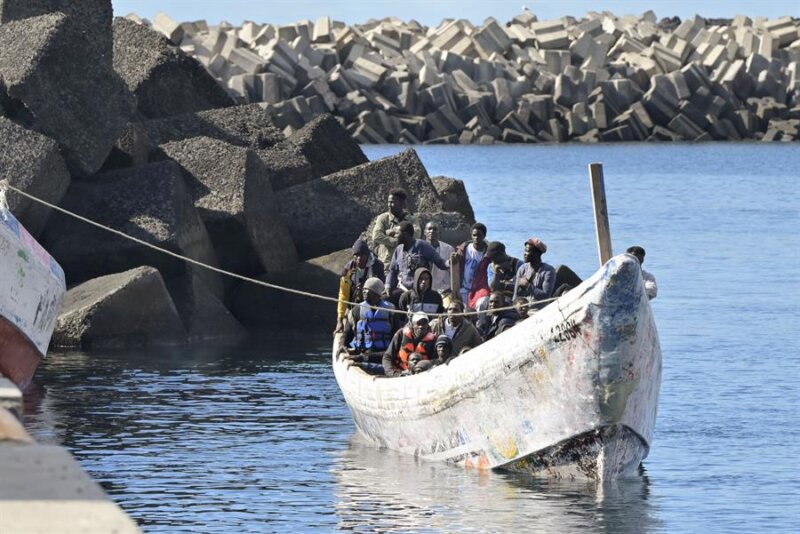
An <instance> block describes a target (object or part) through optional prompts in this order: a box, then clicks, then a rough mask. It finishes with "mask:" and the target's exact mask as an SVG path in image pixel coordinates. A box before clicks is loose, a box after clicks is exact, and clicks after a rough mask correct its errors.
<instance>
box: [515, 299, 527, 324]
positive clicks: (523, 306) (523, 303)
mask: <svg viewBox="0 0 800 534" xmlns="http://www.w3.org/2000/svg"><path fill="white" fill-rule="evenodd" d="M514 308H516V309H517V313H518V314H519V319H520V321H524V320H525V319H527V318H528V317H529V316H530V315H531V310H530V308H531V303H530V302H529V301H528V299H526V298H525V297H517V298H515V299H514Z"/></svg>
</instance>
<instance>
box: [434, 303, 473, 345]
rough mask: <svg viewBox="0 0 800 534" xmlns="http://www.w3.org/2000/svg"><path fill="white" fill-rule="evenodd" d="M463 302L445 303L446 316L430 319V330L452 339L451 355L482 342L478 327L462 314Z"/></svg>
mask: <svg viewBox="0 0 800 534" xmlns="http://www.w3.org/2000/svg"><path fill="white" fill-rule="evenodd" d="M463 311H464V303H463V302H461V301H460V300H453V301H451V302H450V303H449V304H448V305H447V317H440V318H438V319H435V320H434V321H431V330H432V331H433V333H434V334H436V335H437V336H442V335H446V336H447V337H449V338H450V339H451V340H452V341H453V347H452V349H453V355H454V356H458V355H459V354H461V351H462V350H464V349H465V348H475V347H477V346H478V345H480V344H481V343H482V342H483V339H482V338H481V335H480V334H479V333H478V329H477V328H475V325H473V324H472V323H471V322H469V321H467V320H466V318H465V317H464V316H463V315H459V314H460V313H463Z"/></svg>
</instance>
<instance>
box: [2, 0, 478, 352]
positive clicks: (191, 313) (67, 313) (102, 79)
mask: <svg viewBox="0 0 800 534" xmlns="http://www.w3.org/2000/svg"><path fill="white" fill-rule="evenodd" d="M93 4H100V5H102V7H103V9H99V8H98V9H96V10H94V9H93V10H89V11H88V12H85V11H84V10H82V8H81V7H80V6H79V5H77V3H72V2H64V1H63V0H42V1H40V2H36V3H30V2H27V0H19V1H4V2H2V3H0V80H2V83H1V84H0V179H2V180H5V181H7V182H8V183H9V184H10V185H12V186H14V187H15V188H18V189H20V190H22V191H25V192H27V193H29V194H31V195H33V196H35V197H37V198H41V199H43V200H45V201H47V202H50V203H52V204H55V205H58V206H59V207H61V208H64V209H66V210H69V211H70V212H72V213H75V214H78V215H80V216H83V217H85V218H88V219H90V220H92V221H95V222H97V223H99V224H101V225H104V226H106V227H108V228H112V229H114V230H117V231H120V232H122V233H124V234H126V235H129V236H132V237H135V238H137V239H139V240H141V241H143V242H145V243H148V244H152V245H155V246H158V247H160V248H163V249H166V250H168V251H170V252H172V253H176V254H180V255H182V256H185V257H188V258H190V259H192V260H194V261H196V262H199V263H201V264H204V265H209V266H212V267H216V268H221V269H224V270H228V271H231V272H234V273H236V274H238V275H241V276H245V277H252V278H257V279H259V280H262V281H264V282H271V283H279V284H281V285H286V286H290V287H294V288H298V289H303V290H305V291H310V292H314V293H321V294H325V295H329V296H331V297H334V298H335V296H336V291H337V287H338V277H339V270H340V269H341V267H342V266H343V265H344V263H345V262H346V260H347V259H349V257H350V252H349V251H350V247H351V246H352V244H353V241H354V240H355V239H356V238H357V237H358V236H359V234H361V233H362V232H365V231H366V230H367V228H368V227H369V226H370V224H371V222H372V221H373V220H374V218H375V217H376V216H377V215H378V214H380V213H382V212H383V211H385V210H386V199H387V197H388V193H389V191H390V190H391V189H393V188H395V187H402V188H404V189H405V190H406V191H407V192H408V193H409V207H410V208H411V209H412V210H414V211H416V212H417V214H418V215H419V216H420V219H421V220H422V221H423V222H424V221H427V220H431V219H436V220H438V221H440V222H441V225H442V230H443V237H445V236H447V238H449V239H451V240H454V241H457V240H460V239H466V238H467V233H468V230H469V225H470V224H471V223H472V222H474V215H473V212H472V208H471V206H470V204H469V199H468V198H467V196H466V190H465V188H464V186H463V183H461V182H460V181H458V180H454V179H450V178H435V179H432V178H431V177H430V176H429V175H428V173H427V171H426V169H425V167H424V166H423V165H422V162H421V161H420V160H419V158H418V157H417V155H416V153H415V152H414V151H413V150H411V149H409V150H407V151H405V152H403V153H401V154H398V155H396V156H393V157H388V158H385V159H382V160H378V161H368V160H367V158H366V156H365V155H364V153H363V152H362V150H361V148H360V147H359V145H358V143H357V141H356V140H355V139H354V138H353V137H352V136H350V135H349V134H348V132H347V131H346V130H345V129H344V128H342V126H341V124H340V123H339V122H338V121H337V120H336V119H335V118H334V117H333V116H332V115H330V114H321V115H318V116H316V117H314V118H313V119H311V120H309V121H307V122H306V123H305V124H304V125H303V126H302V127H300V128H298V129H296V130H294V131H292V132H291V135H288V136H287V135H285V134H284V133H283V132H282V131H281V129H280V128H278V127H277V126H276V125H275V122H274V119H273V118H272V117H271V116H270V114H269V113H268V111H266V110H265V109H263V108H262V107H261V106H259V105H257V104H245V105H237V102H236V101H235V100H234V99H232V98H231V97H230V96H229V95H228V94H227V93H226V92H225V91H224V90H223V89H222V88H221V86H220V85H219V84H218V83H217V82H216V81H215V80H214V78H212V77H211V76H210V75H209V74H208V73H207V72H206V70H205V69H204V68H203V67H202V66H201V65H200V64H199V63H198V62H197V61H196V60H195V59H193V58H191V57H188V56H187V55H185V54H184V53H183V52H181V51H179V50H176V49H175V47H174V46H172V45H171V44H170V43H169V41H168V40H167V39H166V38H165V37H163V36H161V35H160V34H159V33H157V32H155V31H153V30H151V29H149V28H147V27H145V26H143V25H140V24H136V23H134V22H132V21H130V20H127V19H122V18H117V19H113V18H112V10H111V2H110V0H102V1H99V2H94V3H93ZM7 200H8V204H9V207H10V209H11V210H12V212H13V213H14V215H15V216H16V217H17V218H18V219H19V221H20V222H21V223H22V224H23V225H24V226H25V227H26V228H28V229H29V231H30V232H31V233H32V234H33V235H34V237H36V239H37V240H38V241H39V242H40V243H41V244H42V246H44V247H45V249H47V251H48V252H50V254H51V255H52V256H53V257H54V258H55V259H56V260H57V261H58V262H59V264H60V265H61V266H62V267H63V268H64V271H65V274H66V279H67V284H68V287H69V291H68V293H67V295H66V297H65V299H64V305H63V308H62V312H61V314H60V316H59V319H58V325H57V327H56V331H55V333H54V335H53V338H52V345H54V346H59V347H77V348H81V349H99V348H123V347H139V346H148V345H162V344H181V343H187V342H207V341H209V340H231V339H238V338H242V337H243V336H245V335H247V334H248V333H249V332H254V331H258V330H261V329H263V328H270V327H284V326H289V327H292V328H298V325H303V326H302V329H303V330H306V331H308V330H314V329H315V330H317V331H319V330H320V329H324V330H329V329H332V328H333V327H334V323H335V317H336V311H335V310H336V304H335V302H334V303H331V302H324V301H317V300H313V299H310V298H303V297H298V296H287V295H285V294H282V293H280V292H278V291H276V290H271V289H268V288H266V287H263V286H258V285H254V284H252V283H250V282H246V281H242V280H240V279H234V278H230V277H226V276H223V275H222V274H220V273H218V272H214V271H212V270H208V269H206V268H204V267H202V266H201V265H197V264H191V263H187V262H184V261H182V260H179V259H176V258H175V257H172V256H168V255H165V254H162V253H160V252H157V251H155V250H152V249H151V248H148V247H147V246H145V245H143V244H141V243H137V242H132V241H129V240H126V239H124V238H123V237H120V236H118V235H115V234H112V233H108V232H106V231H104V230H102V229H99V228H96V227H93V226H90V225H88V224H86V223H85V222H82V221H79V220H76V219H74V218H72V217H70V216H68V215H65V214H63V213H60V212H56V211H51V210H50V209H46V208H44V207H43V206H41V205H40V204H37V203H35V202H33V201H31V200H29V199H27V198H26V197H23V196H21V195H19V194H18V193H15V192H11V191H9V192H8V193H7ZM0 245H1V244H0Z"/></svg>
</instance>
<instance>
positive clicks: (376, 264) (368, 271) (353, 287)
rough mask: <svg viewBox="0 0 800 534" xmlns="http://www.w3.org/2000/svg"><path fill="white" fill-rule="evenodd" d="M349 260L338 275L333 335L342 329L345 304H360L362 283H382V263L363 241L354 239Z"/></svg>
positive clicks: (345, 310) (348, 306)
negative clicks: (370, 281) (370, 279)
mask: <svg viewBox="0 0 800 534" xmlns="http://www.w3.org/2000/svg"><path fill="white" fill-rule="evenodd" d="M351 252H352V253H353V257H352V258H350V261H348V262H347V263H346V264H345V266H344V268H342V271H341V273H340V275H339V303H338V305H337V307H336V329H335V330H334V331H333V332H334V334H338V333H339V332H342V331H343V329H344V321H345V316H346V315H347V311H348V310H349V309H350V305H348V304H347V302H360V301H361V297H362V294H363V288H364V282H365V281H366V280H367V279H369V278H373V277H374V278H377V279H378V280H380V281H384V280H385V277H384V271H383V263H382V262H381V261H380V260H379V259H378V258H377V257H376V256H375V254H373V253H372V251H371V250H370V249H369V246H368V245H367V242H366V241H364V240H363V239H356V242H355V243H353V248H352V249H351Z"/></svg>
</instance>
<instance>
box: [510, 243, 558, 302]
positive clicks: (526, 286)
mask: <svg viewBox="0 0 800 534" xmlns="http://www.w3.org/2000/svg"><path fill="white" fill-rule="evenodd" d="M524 247H525V249H524V251H523V256H522V259H523V261H524V262H525V263H523V264H522V265H521V266H520V267H519V270H518V271H517V276H516V284H515V286H514V295H513V297H512V299H517V298H519V297H525V298H527V299H528V300H529V301H530V302H531V304H533V308H534V309H535V308H536V301H537V300H546V299H549V298H551V297H552V296H553V291H554V290H555V288H556V270H555V269H554V268H553V266H552V265H550V264H547V263H544V262H543V261H542V254H544V253H545V252H547V245H545V244H544V241H542V240H541V239H539V238H538V237H532V238H530V239H528V240H527V241H525V245H524Z"/></svg>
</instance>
